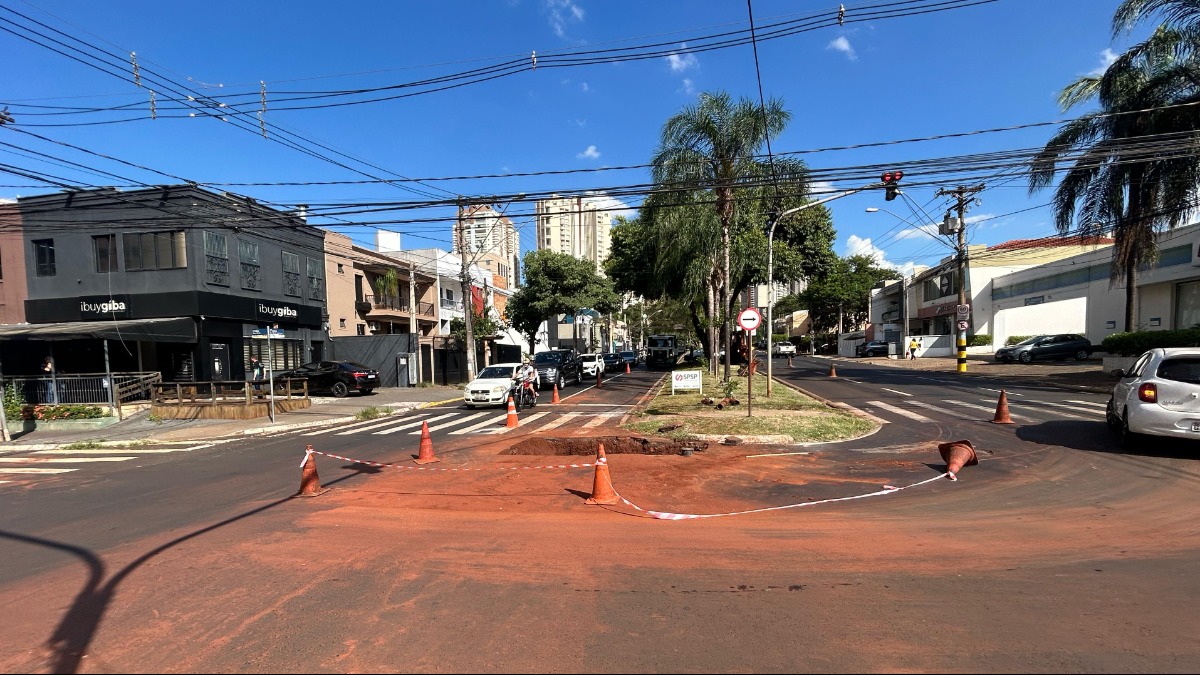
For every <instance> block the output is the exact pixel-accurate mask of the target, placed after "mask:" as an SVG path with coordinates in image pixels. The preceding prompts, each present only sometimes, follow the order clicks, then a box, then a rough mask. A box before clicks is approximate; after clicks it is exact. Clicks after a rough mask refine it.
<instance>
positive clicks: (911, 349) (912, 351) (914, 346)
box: [908, 338, 921, 361]
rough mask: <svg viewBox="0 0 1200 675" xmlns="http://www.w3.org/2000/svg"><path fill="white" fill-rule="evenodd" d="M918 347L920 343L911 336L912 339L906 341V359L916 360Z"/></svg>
mask: <svg viewBox="0 0 1200 675" xmlns="http://www.w3.org/2000/svg"><path fill="white" fill-rule="evenodd" d="M920 348H921V343H920V342H917V338H913V339H912V341H911V342H909V343H908V360H909V361H916V360H917V350H918V349H920Z"/></svg>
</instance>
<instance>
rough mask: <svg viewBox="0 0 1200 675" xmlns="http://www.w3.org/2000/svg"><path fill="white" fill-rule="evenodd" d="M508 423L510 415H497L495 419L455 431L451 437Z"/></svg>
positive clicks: (451, 433)
mask: <svg viewBox="0 0 1200 675" xmlns="http://www.w3.org/2000/svg"><path fill="white" fill-rule="evenodd" d="M485 414H486V413H485ZM507 421H508V413H505V414H503V415H497V416H495V417H492V418H491V419H487V420H484V421H482V422H479V423H478V424H472V425H471V426H469V427H466V428H463V429H455V430H454V431H451V432H450V435H451V436H459V435H462V434H469V433H471V432H474V431H478V430H480V429H483V428H484V427H494V426H496V425H500V424H504V423H505V422H507Z"/></svg>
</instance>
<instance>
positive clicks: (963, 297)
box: [937, 183, 984, 373]
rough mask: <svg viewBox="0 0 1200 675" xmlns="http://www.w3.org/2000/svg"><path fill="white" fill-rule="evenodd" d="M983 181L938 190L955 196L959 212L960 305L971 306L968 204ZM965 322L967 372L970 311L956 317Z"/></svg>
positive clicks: (962, 363)
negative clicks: (968, 294) (968, 277)
mask: <svg viewBox="0 0 1200 675" xmlns="http://www.w3.org/2000/svg"><path fill="white" fill-rule="evenodd" d="M983 188H984V185H983V183H980V184H979V185H973V186H970V187H964V186H962V185H960V186H958V187H957V188H955V189H953V190H944V189H943V190H938V191H937V196H938V197H943V196H950V197H954V201H955V205H954V206H953V207H951V208H954V209H955V210H956V211H957V212H958V243H957V245H956V246H955V251H956V252H957V255H956V257H957V259H958V306H959V307H964V306H969V302H968V300H969V299H968V296H967V206H969V205H970V204H971V203H972V202H975V201H976V199H975V194H976V193H978V192H982V191H983ZM955 318H956V319H957V320H959V321H963V323H961V324H959V325H960V326H963V327H961V328H959V329H958V372H960V373H965V372H967V328H968V327H970V325H971V314H970V312H969V310H968V313H967V315H966V317H965V318H963V317H959V316H956V317H955Z"/></svg>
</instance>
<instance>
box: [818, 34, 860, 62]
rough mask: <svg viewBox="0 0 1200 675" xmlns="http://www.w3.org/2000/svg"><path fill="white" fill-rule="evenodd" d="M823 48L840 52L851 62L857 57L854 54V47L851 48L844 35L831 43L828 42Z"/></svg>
mask: <svg viewBox="0 0 1200 675" xmlns="http://www.w3.org/2000/svg"><path fill="white" fill-rule="evenodd" d="M825 48H826V49H833V50H836V51H839V52H842V53H843V54H845V55H846V58H848V59H850V60H851V61H854V60H855V59H857V58H858V56H857V55H856V54H855V53H854V47H853V46H851V44H850V41H849V40H847V39H846V36H845V35H843V36H841V37H839V38H837V39H836V40H834V41H833V42H830V43H829V44H828V45H826V46H825Z"/></svg>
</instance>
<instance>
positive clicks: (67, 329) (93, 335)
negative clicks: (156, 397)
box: [0, 317, 196, 342]
mask: <svg viewBox="0 0 1200 675" xmlns="http://www.w3.org/2000/svg"><path fill="white" fill-rule="evenodd" d="M86 339H93V340H99V339H107V340H126V341H130V342H139V341H143V342H196V321H195V320H194V319H191V318H189V317H178V318H171V319H116V320H113V321H70V322H65V323H18V324H8V325H0V340H86Z"/></svg>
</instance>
